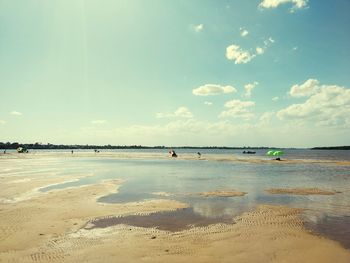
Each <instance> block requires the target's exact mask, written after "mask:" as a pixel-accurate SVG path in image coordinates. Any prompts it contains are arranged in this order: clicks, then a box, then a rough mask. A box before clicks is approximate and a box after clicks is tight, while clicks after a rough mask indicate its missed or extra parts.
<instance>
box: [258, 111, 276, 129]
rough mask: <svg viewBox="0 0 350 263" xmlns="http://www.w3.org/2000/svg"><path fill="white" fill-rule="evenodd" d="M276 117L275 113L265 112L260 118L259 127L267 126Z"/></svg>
mask: <svg viewBox="0 0 350 263" xmlns="http://www.w3.org/2000/svg"><path fill="white" fill-rule="evenodd" d="M274 115H275V113H274V112H272V111H268V112H264V113H263V114H262V115H261V116H260V118H259V125H260V126H267V125H268V124H270V122H271V119H272V118H273V116H274Z"/></svg>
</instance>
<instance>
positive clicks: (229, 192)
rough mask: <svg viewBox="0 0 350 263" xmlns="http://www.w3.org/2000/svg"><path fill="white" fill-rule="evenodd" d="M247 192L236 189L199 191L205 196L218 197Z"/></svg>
mask: <svg viewBox="0 0 350 263" xmlns="http://www.w3.org/2000/svg"><path fill="white" fill-rule="evenodd" d="M246 194H247V193H245V192H240V191H235V190H216V191H212V192H202V193H199V195H200V196H204V197H211V196H216V197H234V196H244V195H246Z"/></svg>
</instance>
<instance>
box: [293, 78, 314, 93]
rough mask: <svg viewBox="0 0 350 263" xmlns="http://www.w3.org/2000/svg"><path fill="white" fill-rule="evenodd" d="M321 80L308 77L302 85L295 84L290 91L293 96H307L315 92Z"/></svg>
mask: <svg viewBox="0 0 350 263" xmlns="http://www.w3.org/2000/svg"><path fill="white" fill-rule="evenodd" d="M318 84H319V81H318V80H316V79H308V80H307V81H305V82H304V83H303V84H301V85H293V86H292V87H291V89H290V91H289V94H290V95H291V96H292V97H306V96H310V95H312V94H313V93H315V92H316V91H317V89H318Z"/></svg>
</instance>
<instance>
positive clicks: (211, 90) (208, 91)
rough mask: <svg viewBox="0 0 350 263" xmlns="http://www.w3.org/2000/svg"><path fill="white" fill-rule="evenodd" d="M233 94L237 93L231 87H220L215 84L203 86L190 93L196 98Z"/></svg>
mask: <svg viewBox="0 0 350 263" xmlns="http://www.w3.org/2000/svg"><path fill="white" fill-rule="evenodd" d="M235 92H237V90H236V88H234V87H232V86H221V85H217V84H205V85H203V86H200V87H198V88H196V89H193V90H192V93H193V94H194V95H196V96H211V95H218V94H226V93H235Z"/></svg>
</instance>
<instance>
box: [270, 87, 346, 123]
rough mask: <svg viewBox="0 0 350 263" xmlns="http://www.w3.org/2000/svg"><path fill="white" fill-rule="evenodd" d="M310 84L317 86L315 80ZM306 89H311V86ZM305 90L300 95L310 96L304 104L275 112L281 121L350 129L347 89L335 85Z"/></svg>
mask: <svg viewBox="0 0 350 263" xmlns="http://www.w3.org/2000/svg"><path fill="white" fill-rule="evenodd" d="M312 82H313V83H317V84H318V81H317V80H312ZM309 83H311V81H310V82H309ZM304 84H305V83H304ZM307 87H313V85H309V86H307ZM306 90H307V92H306V91H305V90H303V91H302V94H306V93H307V94H310V97H309V98H308V99H307V100H306V101H305V102H304V103H300V104H293V105H290V106H288V107H287V108H285V109H282V110H280V111H279V112H277V116H278V117H279V118H280V119H281V120H299V121H303V122H305V121H310V123H312V124H316V125H323V126H345V127H350V90H349V89H346V88H344V87H340V86H336V85H322V86H319V87H317V89H312V88H311V89H309V88H307V89H306ZM310 90H311V91H312V92H310ZM305 92H306V93H305Z"/></svg>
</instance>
